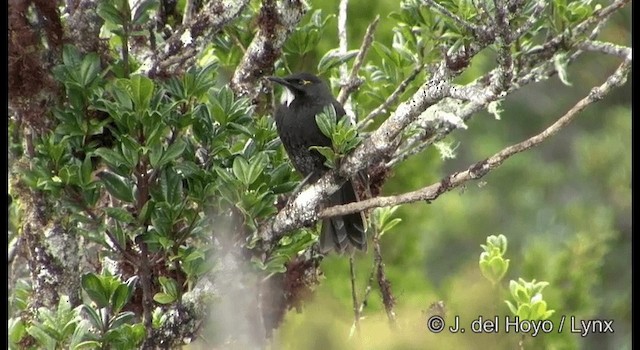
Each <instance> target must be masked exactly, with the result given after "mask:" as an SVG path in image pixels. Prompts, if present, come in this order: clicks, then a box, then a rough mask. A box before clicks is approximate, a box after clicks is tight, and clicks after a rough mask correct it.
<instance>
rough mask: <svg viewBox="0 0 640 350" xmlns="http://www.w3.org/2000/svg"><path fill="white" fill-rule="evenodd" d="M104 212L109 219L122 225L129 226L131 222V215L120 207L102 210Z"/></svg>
mask: <svg viewBox="0 0 640 350" xmlns="http://www.w3.org/2000/svg"><path fill="white" fill-rule="evenodd" d="M104 211H105V212H106V213H107V215H108V216H109V217H111V218H114V219H116V220H118V221H120V222H122V223H124V224H130V223H132V222H133V215H131V213H129V211H127V210H126V209H125V208H122V207H107V208H104Z"/></svg>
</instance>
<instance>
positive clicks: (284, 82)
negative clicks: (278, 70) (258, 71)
mask: <svg viewBox="0 0 640 350" xmlns="http://www.w3.org/2000/svg"><path fill="white" fill-rule="evenodd" d="M266 78H267V79H268V80H271V81H272V82H274V83H278V84H280V85H282V86H284V87H286V88H288V89H289V90H291V91H297V90H299V88H298V87H297V86H295V85H294V84H292V83H291V82H289V81H287V80H284V79H282V78H280V77H276V76H273V75H270V76H268V77H266Z"/></svg>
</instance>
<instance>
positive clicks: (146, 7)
mask: <svg viewBox="0 0 640 350" xmlns="http://www.w3.org/2000/svg"><path fill="white" fill-rule="evenodd" d="M156 7H158V1H157V0H145V1H142V2H141V3H140V4H139V5H138V6H137V8H136V11H135V12H134V14H133V24H134V25H140V24H143V23H145V22H146V21H147V19H148V18H149V11H150V10H153V9H155V8H156Z"/></svg>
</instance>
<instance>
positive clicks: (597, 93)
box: [318, 57, 631, 218]
mask: <svg viewBox="0 0 640 350" xmlns="http://www.w3.org/2000/svg"><path fill="white" fill-rule="evenodd" d="M630 70H631V59H630V57H629V58H628V59H626V60H625V61H624V62H623V63H622V64H621V65H620V66H619V67H618V68H617V69H616V71H615V72H614V73H613V74H612V75H611V76H609V78H608V79H607V80H606V81H605V82H604V83H603V84H602V85H600V86H599V87H596V88H593V89H592V90H591V92H590V93H589V95H587V96H586V97H584V98H583V99H582V100H580V101H579V102H578V103H576V104H575V105H574V106H573V107H572V108H571V109H570V110H569V111H568V112H567V113H565V115H563V116H562V117H561V118H560V119H558V120H557V121H556V122H555V123H553V124H552V125H551V126H549V127H548V128H547V129H545V130H544V131H542V132H541V133H539V134H537V135H535V136H533V137H531V138H528V139H526V140H524V141H522V142H520V143H517V144H514V145H511V146H509V147H506V148H504V149H503V150H501V151H500V152H498V153H496V154H494V155H493V156H491V157H489V158H487V159H485V160H482V161H480V162H477V163H475V164H473V165H471V166H469V167H468V168H467V170H464V171H461V172H457V173H453V174H451V175H449V176H447V177H446V178H444V179H443V180H441V181H439V182H437V183H435V184H432V185H430V186H427V187H424V188H421V189H419V190H416V191H412V192H408V193H404V194H401V195H397V196H388V197H376V198H370V199H365V200H362V201H359V202H353V203H349V204H344V205H337V206H333V207H330V208H326V209H324V210H322V211H320V213H319V215H318V217H319V218H328V217H333V216H340V215H345V214H349V213H356V212H360V211H363V210H366V209H370V208H377V207H389V206H393V205H398V204H405V203H412V202H417V201H431V200H434V199H436V198H438V197H439V196H440V195H441V194H443V193H445V192H448V191H450V190H452V189H454V188H456V187H459V186H461V185H462V184H464V183H466V182H467V181H469V180H477V179H480V178H482V177H483V176H484V175H486V174H487V173H488V172H490V171H491V170H494V169H496V168H497V167H499V166H500V165H502V163H503V162H504V161H505V160H507V159H508V158H510V157H511V156H513V155H515V154H517V153H520V152H523V151H526V150H528V149H530V148H532V147H534V146H537V145H539V144H540V143H542V142H543V141H544V140H546V139H548V138H549V137H551V136H553V135H555V134H556V133H558V132H559V131H560V130H561V129H562V128H564V127H565V126H567V124H569V123H570V122H571V121H573V119H575V117H576V116H577V115H579V113H580V112H581V111H582V110H584V109H585V108H586V107H587V106H589V105H590V104H592V103H594V102H597V101H599V100H601V99H602V98H603V97H604V96H605V95H606V94H608V93H609V92H610V91H611V89H613V88H614V87H618V86H621V85H623V84H624V83H625V82H626V79H627V75H628V74H629V71H630Z"/></svg>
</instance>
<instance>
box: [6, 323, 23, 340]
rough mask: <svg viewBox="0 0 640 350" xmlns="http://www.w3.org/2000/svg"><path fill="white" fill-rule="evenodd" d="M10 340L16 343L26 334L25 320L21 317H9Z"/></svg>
mask: <svg viewBox="0 0 640 350" xmlns="http://www.w3.org/2000/svg"><path fill="white" fill-rule="evenodd" d="M8 329H9V342H11V343H12V344H16V343H18V342H19V341H20V339H22V337H24V335H25V334H26V328H25V326H24V322H22V319H20V318H10V319H9V327H8Z"/></svg>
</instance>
